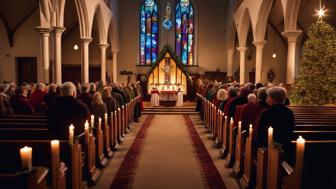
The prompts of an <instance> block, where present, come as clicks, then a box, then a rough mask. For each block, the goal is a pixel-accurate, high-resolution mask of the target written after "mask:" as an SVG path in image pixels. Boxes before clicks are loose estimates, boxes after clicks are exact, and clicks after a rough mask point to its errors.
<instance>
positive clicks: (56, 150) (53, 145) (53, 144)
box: [50, 140, 59, 154]
mask: <svg viewBox="0 0 336 189" xmlns="http://www.w3.org/2000/svg"><path fill="white" fill-rule="evenodd" d="M50 144H51V152H52V153H53V154H59V140H52V141H50Z"/></svg>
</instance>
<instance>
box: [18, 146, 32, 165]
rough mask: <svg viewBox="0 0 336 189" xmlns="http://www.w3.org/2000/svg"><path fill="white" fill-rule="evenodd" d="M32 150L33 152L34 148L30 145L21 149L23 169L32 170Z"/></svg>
mask: <svg viewBox="0 0 336 189" xmlns="http://www.w3.org/2000/svg"><path fill="white" fill-rule="evenodd" d="M32 152H33V149H32V148H31V147H28V146H25V147H23V148H21V149H20V156H21V165H22V169H24V170H31V168H32Z"/></svg>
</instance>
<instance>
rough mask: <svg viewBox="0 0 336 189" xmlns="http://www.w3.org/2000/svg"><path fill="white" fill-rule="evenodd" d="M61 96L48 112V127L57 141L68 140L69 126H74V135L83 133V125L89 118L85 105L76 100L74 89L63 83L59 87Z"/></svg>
mask: <svg viewBox="0 0 336 189" xmlns="http://www.w3.org/2000/svg"><path fill="white" fill-rule="evenodd" d="M60 90H61V96H60V97H58V99H57V100H56V102H55V103H54V104H53V105H52V106H51V107H50V108H49V110H48V125H49V129H50V131H51V133H52V134H53V135H54V136H55V137H56V138H57V139H68V137H69V126H70V125H71V124H73V125H74V126H75V135H78V134H80V133H82V132H84V123H85V121H86V120H89V118H90V111H89V109H88V107H87V105H86V104H84V103H83V102H81V101H80V100H78V99H76V98H75V97H76V87H75V85H74V84H73V83H72V82H65V83H63V85H62V87H61V89H60Z"/></svg>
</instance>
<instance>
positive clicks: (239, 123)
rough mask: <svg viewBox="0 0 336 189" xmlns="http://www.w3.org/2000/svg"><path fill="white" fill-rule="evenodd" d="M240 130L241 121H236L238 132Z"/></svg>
mask: <svg viewBox="0 0 336 189" xmlns="http://www.w3.org/2000/svg"><path fill="white" fill-rule="evenodd" d="M240 131H241V121H239V122H238V132H240Z"/></svg>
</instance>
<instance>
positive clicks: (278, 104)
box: [255, 87, 294, 164]
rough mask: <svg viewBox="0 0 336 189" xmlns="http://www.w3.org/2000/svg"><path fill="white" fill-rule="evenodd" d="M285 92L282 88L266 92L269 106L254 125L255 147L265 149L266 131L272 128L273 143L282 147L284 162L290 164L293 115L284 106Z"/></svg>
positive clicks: (291, 157)
mask: <svg viewBox="0 0 336 189" xmlns="http://www.w3.org/2000/svg"><path fill="white" fill-rule="evenodd" d="M286 97H287V91H286V89H285V88H283V87H272V88H269V89H268V90H267V103H268V105H269V106H270V107H269V108H267V109H265V111H263V112H262V113H261V115H260V118H259V121H258V123H257V125H256V129H255V133H256V134H257V136H256V137H255V139H256V140H255V144H256V147H267V131H268V128H269V127H272V128H273V141H274V142H276V143H278V144H280V145H281V146H282V150H283V151H284V158H285V160H286V161H287V162H288V163H290V164H292V162H293V154H294V153H293V146H292V145H291V141H292V140H293V139H294V137H293V130H294V114H293V112H292V110H290V109H289V108H288V107H287V106H286V105H285V100H286Z"/></svg>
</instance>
